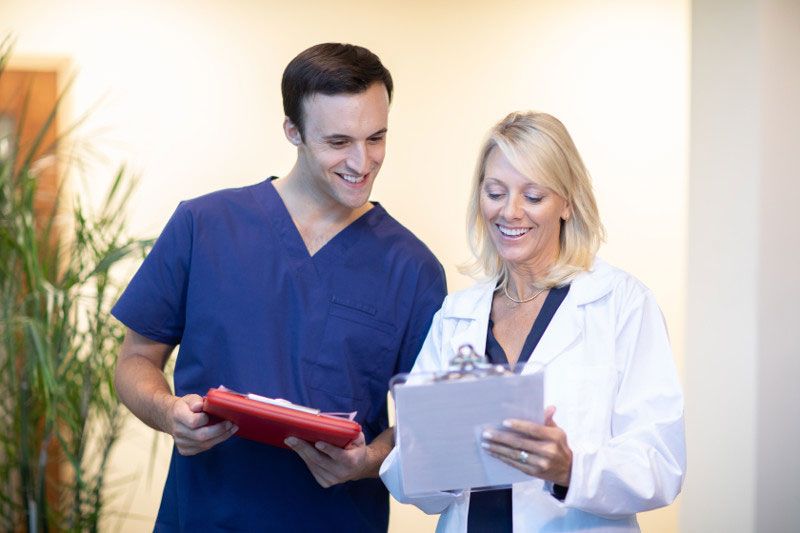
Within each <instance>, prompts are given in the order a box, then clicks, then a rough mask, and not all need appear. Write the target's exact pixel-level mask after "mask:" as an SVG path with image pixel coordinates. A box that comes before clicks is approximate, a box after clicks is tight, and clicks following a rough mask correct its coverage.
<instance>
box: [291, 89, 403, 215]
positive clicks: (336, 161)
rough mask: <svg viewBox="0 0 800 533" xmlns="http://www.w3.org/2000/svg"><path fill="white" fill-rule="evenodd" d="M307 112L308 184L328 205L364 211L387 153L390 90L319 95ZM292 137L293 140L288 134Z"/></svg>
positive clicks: (302, 148) (302, 154) (304, 170)
mask: <svg viewBox="0 0 800 533" xmlns="http://www.w3.org/2000/svg"><path fill="white" fill-rule="evenodd" d="M303 109H304V112H305V114H304V119H305V131H304V135H303V137H304V139H305V140H304V141H303V142H302V143H300V144H299V145H298V148H299V150H298V165H299V167H300V168H299V170H300V171H301V175H302V176H303V181H304V182H305V183H306V185H307V186H308V187H310V188H311V190H312V191H311V192H312V193H313V194H315V195H317V196H318V197H319V198H320V199H321V200H323V201H325V200H333V201H334V202H335V203H337V204H339V205H341V206H342V207H345V208H349V209H357V208H359V207H361V206H363V205H364V204H365V203H366V202H367V200H369V195H370V191H371V190H372V184H373V183H374V182H375V177H376V176H377V174H378V170H380V168H381V164H382V163H383V157H384V154H385V151H386V130H387V126H388V120H389V97H388V95H387V93H386V88H385V87H384V86H383V84H381V83H374V84H372V85H371V86H370V87H369V88H368V89H367V90H366V91H364V92H363V93H358V94H338V95H334V96H327V95H324V94H314V95H312V96H311V97H309V98H308V99H307V100H305V102H304V103H303ZM289 129H291V125H290V126H289ZM287 135H289V137H290V139H292V137H291V134H290V132H289V130H287Z"/></svg>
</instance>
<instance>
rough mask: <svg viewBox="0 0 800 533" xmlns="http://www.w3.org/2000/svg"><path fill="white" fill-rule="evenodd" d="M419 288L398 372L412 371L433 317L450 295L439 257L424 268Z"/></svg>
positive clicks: (395, 370)
mask: <svg viewBox="0 0 800 533" xmlns="http://www.w3.org/2000/svg"><path fill="white" fill-rule="evenodd" d="M416 287H417V288H416V291H415V293H414V301H413V303H412V307H411V313H410V315H409V320H408V326H407V327H406V331H405V333H404V335H403V340H402V341H401V343H400V353H399V354H398V358H397V365H396V367H395V369H394V373H395V374H401V373H404V372H409V371H410V370H411V367H412V366H414V361H415V360H416V359H417V354H419V353H420V348H421V346H422V343H423V341H424V340H425V336H426V335H427V334H428V329H429V328H430V326H431V319H432V318H433V315H434V313H436V311H437V310H438V309H439V308H440V307H441V305H442V301H443V300H444V297H445V295H446V294H447V282H446V280H445V275H444V269H443V268H442V265H440V264H439V262H438V261H436V260H435V259H432V261H431V262H430V263H428V264H426V265H425V267H424V268H422V269H421V271H420V274H419V276H418V278H417V283H416Z"/></svg>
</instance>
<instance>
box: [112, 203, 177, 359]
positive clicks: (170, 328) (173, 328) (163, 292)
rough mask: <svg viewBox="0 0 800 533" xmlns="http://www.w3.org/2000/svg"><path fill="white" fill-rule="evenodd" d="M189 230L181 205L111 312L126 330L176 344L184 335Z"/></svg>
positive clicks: (158, 340)
mask: <svg viewBox="0 0 800 533" xmlns="http://www.w3.org/2000/svg"><path fill="white" fill-rule="evenodd" d="M192 231H193V224H192V218H191V213H190V211H189V209H188V207H187V206H186V204H185V203H181V204H180V205H178V208H177V209H176V210H175V212H174V213H173V215H172V217H171V218H170V220H169V222H167V225H166V227H165V228H164V230H163V231H162V232H161V235H160V236H159V238H158V240H157V241H156V243H155V244H154V245H153V248H152V250H150V253H149V254H148V255H147V257H146V258H145V260H144V262H143V263H142V265H141V267H139V270H138V271H137V272H136V274H135V275H134V276H133V279H131V282H130V283H129V284H128V287H127V288H126V289H125V291H124V292H123V293H122V296H120V298H119V300H118V301H117V303H116V305H114V308H113V309H112V310H111V314H112V315H114V316H115V317H116V318H117V319H118V320H119V321H120V322H122V323H123V324H125V325H126V326H127V327H129V328H130V329H132V330H133V331H135V332H136V333H138V334H140V335H143V336H145V337H147V338H148V339H151V340H154V341H156V342H161V343H164V344H170V345H176V344H179V343H180V342H181V337H182V336H183V328H184V323H185V315H186V292H187V287H188V281H189V269H190V261H191V255H192Z"/></svg>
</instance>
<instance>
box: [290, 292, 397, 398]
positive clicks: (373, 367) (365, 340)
mask: <svg viewBox="0 0 800 533" xmlns="http://www.w3.org/2000/svg"><path fill="white" fill-rule="evenodd" d="M377 315H378V311H377V308H376V307H375V306H374V305H373V304H371V303H368V302H364V301H357V300H353V299H347V298H341V297H336V296H334V297H333V298H332V299H331V303H330V306H329V309H328V317H327V320H326V322H325V331H324V333H323V335H322V344H321V346H320V349H319V351H318V352H317V353H315V354H307V356H306V359H305V361H306V363H307V364H308V365H309V368H308V370H309V376H308V386H309V388H311V389H316V390H319V391H324V392H326V393H328V394H330V395H333V396H336V397H340V398H350V399H353V400H371V399H373V397H374V396H375V395H376V393H377V394H385V393H386V389H387V388H388V383H389V379H390V378H391V377H392V373H393V371H394V368H395V364H396V361H395V359H396V353H397V345H398V343H399V339H398V338H397V328H396V327H395V325H394V324H391V323H389V322H386V321H383V320H380V319H378V318H377ZM379 391H382V392H379Z"/></svg>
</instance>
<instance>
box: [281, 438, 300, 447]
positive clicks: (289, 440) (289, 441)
mask: <svg viewBox="0 0 800 533" xmlns="http://www.w3.org/2000/svg"><path fill="white" fill-rule="evenodd" d="M283 442H284V444H286V445H287V446H294V445H295V443H296V442H297V441H296V440H295V439H294V437H289V438H287V439H286V440H285V441H283Z"/></svg>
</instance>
